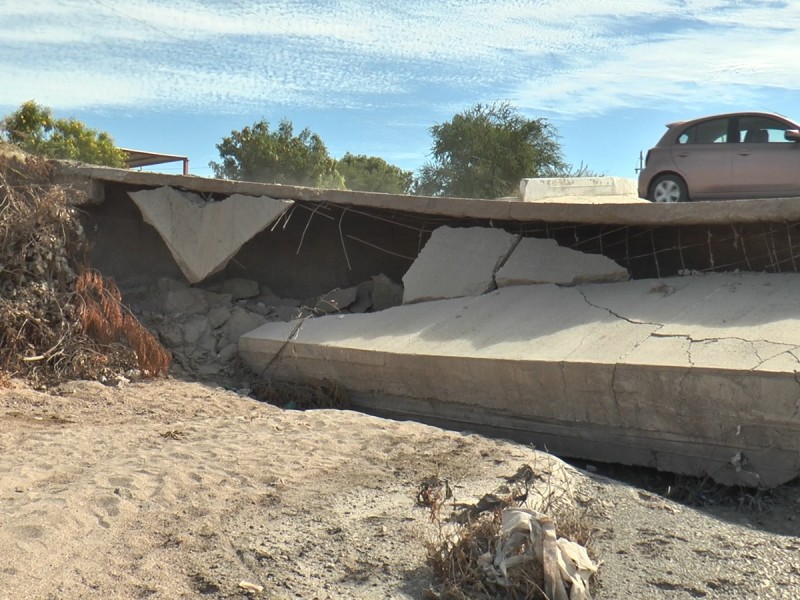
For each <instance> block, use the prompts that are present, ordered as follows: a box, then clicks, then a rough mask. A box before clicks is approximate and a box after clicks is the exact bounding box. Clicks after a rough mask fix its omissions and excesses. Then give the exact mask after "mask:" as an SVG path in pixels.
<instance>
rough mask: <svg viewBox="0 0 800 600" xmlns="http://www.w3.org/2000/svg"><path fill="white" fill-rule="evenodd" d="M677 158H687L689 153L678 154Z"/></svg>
mask: <svg viewBox="0 0 800 600" xmlns="http://www.w3.org/2000/svg"><path fill="white" fill-rule="evenodd" d="M678 156H680V157H681V158H686V157H687V156H689V153H688V152H678Z"/></svg>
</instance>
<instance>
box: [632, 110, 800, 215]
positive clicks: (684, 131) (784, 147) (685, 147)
mask: <svg viewBox="0 0 800 600" xmlns="http://www.w3.org/2000/svg"><path fill="white" fill-rule="evenodd" d="M795 130H800V124H798V123H796V122H794V121H791V120H790V119H787V118H786V117H783V116H781V115H777V114H774V113H762V112H743V113H728V114H724V115H712V116H709V117H703V118H700V119H692V120H688V121H677V122H674V123H670V124H669V125H667V131H666V132H665V133H664V135H663V136H662V137H661V139H660V140H659V141H658V143H657V144H656V145H655V146H654V147H653V148H651V149H650V150H649V151H648V153H647V161H646V164H645V166H644V168H643V169H642V170H641V172H640V173H639V196H640V197H642V198H650V197H651V191H652V184H653V182H654V181H655V180H656V179H657V178H658V177H660V176H661V175H664V174H667V173H670V174H676V175H679V176H680V177H681V178H682V179H683V180H684V181H685V182H686V186H687V189H688V194H689V199H691V200H705V199H727V198H758V197H776V196H794V195H797V196H800V143H798V142H797V141H793V140H794V139H796V136H793V135H787V133H786V132H787V131H795ZM789 138H792V139H789Z"/></svg>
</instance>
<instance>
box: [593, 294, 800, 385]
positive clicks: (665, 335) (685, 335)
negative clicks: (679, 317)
mask: <svg viewBox="0 0 800 600" xmlns="http://www.w3.org/2000/svg"><path fill="white" fill-rule="evenodd" d="M577 291H578V293H579V294H580V295H581V297H582V298H583V300H584V302H586V304H588V305H589V306H591V307H592V308H596V309H598V310H603V311H605V312H607V313H608V314H610V315H612V316H613V317H615V318H617V319H620V320H621V321H625V322H626V323H630V324H631V325H650V326H652V327H655V328H656V329H655V330H654V331H651V332H650V333H649V335H648V337H659V338H682V339H685V340H688V342H689V348H688V349H687V352H686V353H687V357H686V358H687V360H688V361H689V364H690V365H692V366H695V363H694V361H693V359H692V348H691V347H692V344H702V343H708V342H723V341H739V342H743V343H745V344H748V345H749V346H750V347H751V348H752V350H753V354H754V355H755V356H756V359H757V360H758V364H757V365H756V366H754V367H752V369H751V370H755V369H758V368H759V367H761V366H762V365H763V364H764V363H765V362H767V361H768V360H771V359H772V358H775V357H777V356H780V355H781V354H786V353H789V354H791V355H792V356H793V357H794V358H795V360H797V361H798V362H800V357H799V356H798V355H797V354H795V351H796V350H800V345H796V346H792V345H790V344H785V343H782V342H776V341H773V340H768V339H762V338H758V339H754V340H753V339H747V338H743V337H738V336H713V337H700V338H695V337H692V335H691V334H688V333H664V332H663V331H661V330H662V329H663V328H664V327H666V324H665V323H655V322H652V321H639V320H636V319H630V318H628V317H626V316H625V315H622V314H620V313H618V312H615V311H613V310H611V309H610V308H608V307H606V306H600V305H598V304H595V303H594V302H592V301H590V300H589V298H587V297H586V294H585V293H584V292H583V291H582V290H577ZM642 341H644V340H642ZM757 343H762V344H772V345H774V346H780V347H784V348H786V349H785V350H783V351H782V352H779V353H778V354H775V355H773V356H770V357H768V358H763V357H762V356H761V354H760V353H759V351H758V349H757V348H756V344H757ZM641 344H642V342H639V343H637V344H636V345H635V346H634V347H633V348H631V351H630V352H633V351H634V350H636V348H638V347H639V346H640V345H641ZM630 352H628V353H627V354H630ZM627 354H626V356H627ZM621 358H624V357H621Z"/></svg>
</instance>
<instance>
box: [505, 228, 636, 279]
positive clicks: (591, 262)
mask: <svg viewBox="0 0 800 600" xmlns="http://www.w3.org/2000/svg"><path fill="white" fill-rule="evenodd" d="M627 279H630V275H629V274H628V270H627V269H626V268H624V267H621V266H620V265H618V264H617V263H615V262H614V261H613V260H611V259H610V258H608V257H606V256H603V255H602V254H586V253H585V252H578V251H577V250H572V249H570V248H563V247H561V246H559V245H558V243H557V242H556V241H555V240H546V239H539V238H528V237H526V238H522V240H520V243H519V244H518V245H517V247H516V248H514V251H513V252H512V253H511V256H509V257H508V260H507V261H506V262H505V264H504V265H503V266H502V267H500V269H499V270H498V271H497V274H496V275H495V282H496V283H497V287H505V286H508V285H529V284H534V283H556V284H558V285H576V284H580V283H611V282H615V281H625V280H627Z"/></svg>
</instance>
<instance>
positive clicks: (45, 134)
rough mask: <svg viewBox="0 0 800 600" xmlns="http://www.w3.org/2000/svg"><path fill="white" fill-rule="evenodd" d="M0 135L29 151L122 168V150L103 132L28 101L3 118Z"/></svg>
mask: <svg viewBox="0 0 800 600" xmlns="http://www.w3.org/2000/svg"><path fill="white" fill-rule="evenodd" d="M3 129H4V130H5V132H4V135H3V137H4V138H6V140H7V141H9V142H11V143H12V144H15V145H17V146H19V147H20V148H22V149H23V150H25V151H26V152H30V153H31V154H37V155H40V156H46V157H48V158H60V159H69V160H79V161H82V162H86V163H90V164H93V165H106V166H109V167H124V166H125V153H124V152H123V151H122V150H120V149H119V148H117V147H116V146H115V145H114V140H113V139H112V138H111V136H110V135H109V134H108V133H106V132H105V131H96V130H94V129H90V128H89V127H87V126H86V125H84V124H83V123H82V122H81V121H78V120H77V119H72V118H71V119H54V118H53V113H52V111H51V110H50V109H49V108H47V107H46V106H40V105H39V104H37V103H36V102H34V101H33V100H28V101H27V102H25V103H24V104H22V106H20V107H19V109H18V110H17V111H15V112H13V113H11V114H10V115H6V116H5V117H4V119H3Z"/></svg>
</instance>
